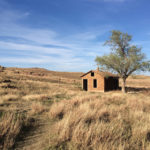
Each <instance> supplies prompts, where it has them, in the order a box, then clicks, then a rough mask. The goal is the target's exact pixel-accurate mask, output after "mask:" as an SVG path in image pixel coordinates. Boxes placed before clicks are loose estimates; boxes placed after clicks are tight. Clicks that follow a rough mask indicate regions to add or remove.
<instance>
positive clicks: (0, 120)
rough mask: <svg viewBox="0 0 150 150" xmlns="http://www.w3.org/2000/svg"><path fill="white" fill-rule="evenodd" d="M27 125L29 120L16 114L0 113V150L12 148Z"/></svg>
mask: <svg viewBox="0 0 150 150" xmlns="http://www.w3.org/2000/svg"><path fill="white" fill-rule="evenodd" d="M28 125H29V118H27V117H26V116H25V115H23V114H18V113H12V112H7V113H1V117H0V139H1V140H0V149H3V150H7V149H10V148H12V147H13V146H14V144H15V140H16V139H17V137H18V135H19V134H20V133H21V132H22V131H23V129H24V127H25V126H26V127H27V126H28Z"/></svg>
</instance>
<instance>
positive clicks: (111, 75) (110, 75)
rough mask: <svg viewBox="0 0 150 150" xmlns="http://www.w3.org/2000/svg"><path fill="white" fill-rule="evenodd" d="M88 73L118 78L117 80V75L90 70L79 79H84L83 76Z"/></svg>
mask: <svg viewBox="0 0 150 150" xmlns="http://www.w3.org/2000/svg"><path fill="white" fill-rule="evenodd" d="M90 72H95V73H98V74H100V75H101V76H103V77H118V78H119V76H118V75H116V74H113V73H111V72H104V71H98V70H90V71H88V72H87V73H85V74H83V75H82V76H81V77H84V76H85V75H87V74H89V73H90Z"/></svg>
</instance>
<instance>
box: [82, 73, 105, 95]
mask: <svg viewBox="0 0 150 150" xmlns="http://www.w3.org/2000/svg"><path fill="white" fill-rule="evenodd" d="M83 79H87V80H88V91H91V92H92V91H97V92H98V91H101V92H104V90H105V85H104V83H105V81H104V77H102V76H100V75H99V74H98V73H96V72H94V76H91V72H89V73H88V74H87V75H85V76H83V77H82V88H83ZM94 79H97V88H94V87H93V80H94Z"/></svg>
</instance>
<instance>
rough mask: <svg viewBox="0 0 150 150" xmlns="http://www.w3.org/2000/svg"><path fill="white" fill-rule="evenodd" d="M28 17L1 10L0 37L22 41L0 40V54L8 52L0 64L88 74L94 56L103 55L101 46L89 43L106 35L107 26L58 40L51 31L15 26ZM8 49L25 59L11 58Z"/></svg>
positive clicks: (92, 64)
mask: <svg viewBox="0 0 150 150" xmlns="http://www.w3.org/2000/svg"><path fill="white" fill-rule="evenodd" d="M30 15H31V14H30V13H29V12H17V11H13V10H11V9H9V10H7V9H6V10H1V13H0V33H1V34H0V36H2V37H6V38H7V37H10V38H11V39H13V38H14V39H15V38H18V39H21V38H22V39H25V41H26V42H24V43H20V42H19V41H18V40H17V39H15V40H9V41H7V40H2V39H1V40H0V52H4V51H8V53H7V54H8V56H5V57H3V56H0V63H2V64H7V63H9V64H20V66H21V64H27V65H29V64H31V65H36V64H37V65H43V67H44V65H49V66H53V68H54V69H55V70H58V69H59V70H64V71H88V69H91V67H93V66H94V64H95V63H94V58H95V57H96V55H98V54H103V53H105V52H106V48H105V49H104V47H102V43H96V42H94V43H93V42H92V41H93V40H95V39H96V38H97V37H99V36H102V35H103V34H104V33H106V32H107V31H108V30H109V29H110V28H108V26H107V27H103V29H102V30H101V31H99V32H97V29H95V30H89V31H85V32H82V33H80V32H79V33H76V34H74V35H68V36H66V37H63V38H62V36H61V37H60V35H59V33H57V32H56V31H54V30H52V29H45V28H40V29H39V28H31V27H27V26H24V25H21V24H19V20H20V19H24V18H26V17H30ZM44 45H54V47H45V46H44ZM55 45H56V46H55ZM65 47H66V48H65ZM10 50H11V51H15V52H17V51H18V52H19V51H22V53H24V54H28V55H29V56H27V57H24V55H22V56H19V57H17V56H15V54H14V55H13V56H11V55H10V54H9V51H10ZM99 52H100V53H99ZM11 54H12V53H11ZM55 55H57V56H55ZM87 58H88V59H87ZM94 67H95V66H94Z"/></svg>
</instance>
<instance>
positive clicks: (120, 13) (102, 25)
mask: <svg viewBox="0 0 150 150" xmlns="http://www.w3.org/2000/svg"><path fill="white" fill-rule="evenodd" d="M113 29H116V30H120V31H122V32H128V33H129V34H131V35H133V41H132V43H134V44H136V45H138V46H140V47H142V50H143V52H144V53H145V54H146V56H147V58H148V59H150V49H149V48H150V1H148V0H0V65H3V66H6V67H8V66H9V67H42V68H47V69H49V70H56V71H82V72H86V71H88V70H91V69H95V68H96V64H95V62H94V59H95V57H96V56H101V55H103V54H107V53H109V52H110V50H109V48H108V47H106V46H103V43H104V42H105V41H106V40H107V39H108V37H109V35H110V31H111V30H113Z"/></svg>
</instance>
